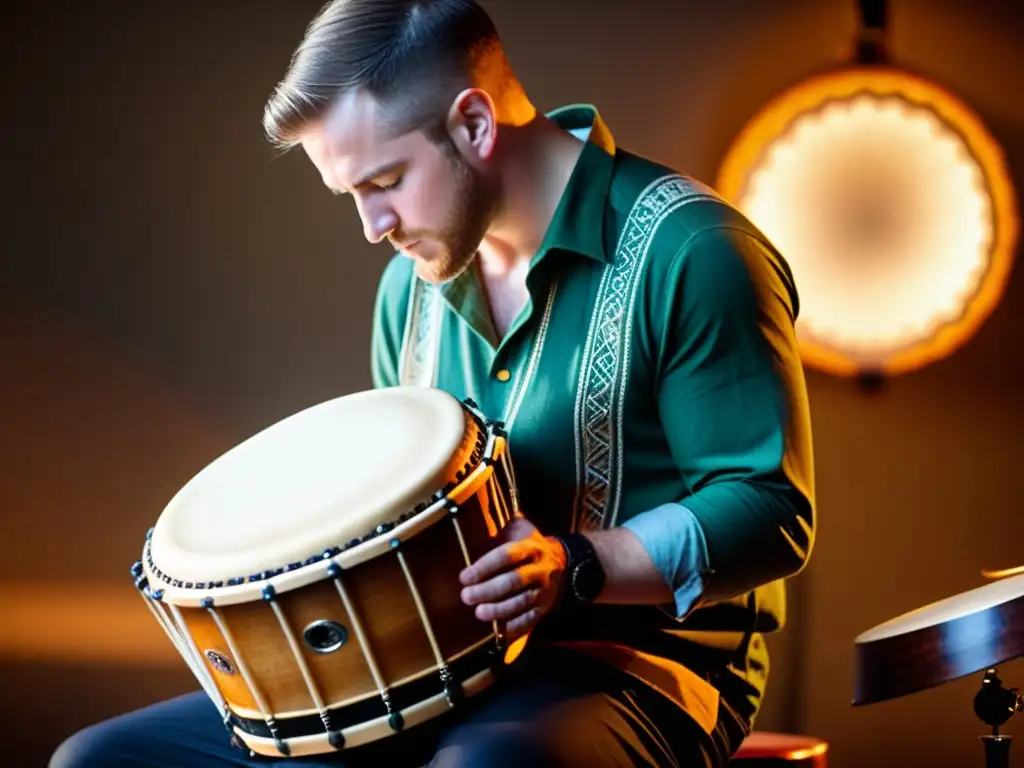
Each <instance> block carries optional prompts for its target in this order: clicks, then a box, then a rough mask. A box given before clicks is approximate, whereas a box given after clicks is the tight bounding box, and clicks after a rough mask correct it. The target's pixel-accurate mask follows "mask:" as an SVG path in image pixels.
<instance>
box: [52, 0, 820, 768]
mask: <svg viewBox="0 0 1024 768" xmlns="http://www.w3.org/2000/svg"><path fill="white" fill-rule="evenodd" d="M264 123H265V129H266V132H267V134H268V135H269V137H270V139H271V140H272V141H273V142H274V143H275V144H276V145H278V146H281V147H286V148H287V147H292V146H301V147H302V149H303V150H304V151H305V153H306V155H307V156H308V157H309V159H310V160H311V161H312V163H313V165H314V166H315V167H316V169H317V170H318V171H319V173H320V175H321V176H322V178H323V182H324V184H325V185H326V186H327V187H328V188H329V189H330V190H332V191H333V192H334V193H336V194H347V195H350V196H351V199H352V201H353V202H354V204H355V206H356V208H357V210H358V213H359V216H360V218H361V220H362V224H363V227H364V231H365V235H366V237H367V239H369V240H370V241H371V242H374V243H377V242H381V241H383V240H385V239H386V240H388V241H389V242H390V243H391V244H392V245H393V246H394V247H395V249H396V250H398V251H399V252H400V253H398V254H397V255H395V256H394V258H393V259H392V260H391V261H390V263H389V264H388V265H387V267H386V268H385V270H384V274H383V277H382V279H381V282H380V288H379V293H378V296H377V302H376V310H375V315H374V329H373V339H372V372H373V380H374V384H375V385H376V386H395V385H410V384H412V385H421V386H436V387H439V388H442V389H445V390H447V391H449V392H451V393H452V394H454V395H456V396H457V397H459V398H466V397H469V398H472V399H473V400H475V401H476V403H477V404H478V405H479V406H480V408H481V409H482V410H483V411H484V412H485V413H486V414H487V415H488V417H490V418H494V419H498V420H501V421H503V422H504V424H505V427H506V429H507V431H508V432H509V435H510V437H509V441H510V446H511V449H512V457H513V461H514V467H515V474H516V477H517V481H518V495H519V502H520V509H521V512H522V517H521V518H520V519H518V520H516V521H514V523H513V525H512V526H511V527H510V529H509V530H508V531H507V534H508V535H507V536H506V541H504V542H502V543H499V544H498V545H497V546H496V547H495V548H494V549H493V550H492V551H490V552H489V553H487V554H485V555H484V556H482V557H481V558H480V559H479V560H478V561H477V562H475V563H474V564H473V565H471V566H470V567H468V568H466V570H465V571H464V572H463V573H462V576H461V584H460V585H455V584H453V585H452V588H453V589H460V590H461V596H462V599H463V600H464V601H465V602H466V603H467V604H469V605H472V606H475V612H476V615H477V617H478V618H479V619H480V620H481V621H485V622H491V621H492V620H495V619H497V620H500V621H502V622H503V624H504V626H505V628H506V632H507V636H508V638H509V640H515V639H517V638H522V637H525V636H526V635H527V633H529V635H530V637H529V642H528V643H527V644H526V650H525V652H524V653H523V655H522V657H521V658H520V659H518V660H517V661H515V662H514V663H513V664H512V665H511V666H510V667H509V669H508V670H507V674H506V675H504V677H503V679H502V680H501V681H500V682H499V683H497V684H495V685H494V686H492V688H491V689H490V690H488V691H487V692H485V693H483V694H480V695H478V696H477V697H473V698H471V699H469V700H468V701H467V702H465V704H464V705H463V706H460V707H456V708H455V709H454V710H453V711H452V712H451V713H449V714H448V715H446V716H444V717H442V718H439V719H438V720H436V721H434V722H431V723H428V724H425V725H421V726H417V727H415V728H411V729H409V730H408V731H406V732H404V733H401V734H398V735H396V736H393V737H389V738H388V739H385V740H383V741H381V742H378V743H377V744H374V745H370V746H368V747H358V748H354V749H351V750H344V751H342V752H340V753H338V754H337V755H332V756H324V757H318V758H312V759H310V760H309V761H306V762H309V764H312V765H321V764H323V765H337V764H338V763H339V762H340V763H341V764H344V765H355V766H362V765H377V764H380V765H389V766H390V765H394V766H401V765H422V764H425V763H427V762H429V761H431V760H432V761H433V763H434V764H435V765H444V766H459V767H460V768H470V767H476V766H490V767H494V766H505V765H509V766H511V765H517V766H518V765H536V766H567V765H586V766H591V767H593V768H598V767H599V766H625V765H652V766H662V765H680V766H705V765H707V766H721V765H724V764H725V763H726V762H727V761H728V758H729V756H730V755H731V754H732V753H733V752H734V751H735V749H736V748H737V747H738V746H739V744H740V742H741V741H742V739H743V738H744V737H745V736H746V734H747V733H748V732H749V730H750V728H751V725H752V723H753V721H754V718H755V715H756V713H757V711H758V708H759V706H760V702H761V697H762V695H763V692H764V686H765V682H766V679H767V654H766V651H765V647H764V641H763V633H764V632H769V631H775V630H777V629H779V628H780V627H781V625H782V622H783V615H784V603H783V600H784V596H783V590H782V586H781V582H780V581H779V580H780V579H782V578H784V577H787V576H790V575H792V574H794V573H796V572H798V571H799V570H800V569H801V568H802V567H803V565H804V564H805V563H806V561H807V558H808V555H809V553H810V550H811V547H812V542H813V529H814V511H813V510H814V503H813V498H814V491H813V470H812V458H811V438H810V425H809V417H808V406H807V398H806V394H805V389H804V381H803V376H802V371H801V367H800V364H799V360H798V354H797V344H796V340H795V335H794V328H793V325H794V320H795V317H796V313H797V297H796V291H795V288H794V286H793V281H792V277H791V275H790V273H789V270H788V267H787V266H786V264H785V262H784V260H783V259H782V257H781V256H780V255H779V254H778V253H777V252H776V251H775V250H774V248H773V247H772V246H771V244H770V243H769V242H768V241H767V240H766V239H765V238H764V237H763V236H762V235H761V234H760V233H759V232H758V231H757V230H756V229H755V228H754V227H753V226H752V225H751V224H750V223H749V222H748V221H747V220H745V219H744V218H743V217H742V216H741V215H740V214H739V213H738V212H736V211H735V210H733V209H732V208H730V207H729V206H727V205H726V204H724V203H723V202H722V201H721V200H719V199H718V198H717V197H716V196H715V195H714V193H712V192H711V191H710V190H708V189H706V188H705V187H702V186H701V185H699V184H697V183H696V182H694V181H692V180H689V179H686V178H684V177H681V176H679V175H676V174H673V173H672V172H671V171H670V170H668V169H666V168H663V167H661V166H659V165H658V164H656V163H654V162H651V161H649V160H646V159H642V158H640V157H638V156H636V155H634V154H631V153H629V152H626V151H623V150H622V149H619V148H617V147H616V146H615V144H614V141H613V139H612V135H611V133H610V131H609V129H608V128H607V127H606V126H605V125H604V123H603V122H602V121H601V119H600V117H599V116H598V115H597V112H596V110H594V109H593V108H590V107H583V106H578V107H570V108H566V109H562V110H558V111H556V112H555V113H553V114H551V115H548V116H544V115H540V114H538V113H537V111H536V110H535V108H534V107H533V105H532V104H531V103H530V100H529V99H528V98H527V95H526V93H525V91H524V89H523V87H522V85H521V84H520V82H519V81H518V80H517V79H516V77H515V75H514V73H513V71H512V69H511V67H510V66H509V63H508V61H507V60H506V58H505V55H504V53H503V51H502V47H501V44H500V41H499V38H498V35H497V32H496V31H495V29H494V26H493V24H492V22H491V20H490V19H489V18H488V16H487V14H486V13H485V12H484V11H483V10H482V9H481V8H480V7H479V6H478V5H477V4H476V3H475V2H473V0H347V1H346V0H337V1H336V2H332V3H330V4H329V5H328V6H326V7H325V8H324V9H323V11H322V12H321V14H320V15H319V16H318V17H317V18H316V19H315V20H314V22H313V23H312V25H311V26H310V28H309V29H308V31H307V34H306V36H305V38H304V40H303V41H302V43H301V45H300V46H299V48H298V50H297V51H296V54H295V56H294V58H293V60H292V63H291V66H290V68H289V70H288V72H287V75H286V77H285V78H284V80H283V81H282V82H281V83H280V84H279V86H278V87H277V89H276V90H275V92H274V94H273V96H272V97H271V99H270V101H269V104H268V106H267V109H266V113H265V120H264ZM182 760H184V761H185V763H187V764H188V765H196V766H199V765H246V764H249V763H248V760H247V758H246V757H245V755H244V753H242V752H240V751H237V750H232V749H231V748H230V747H229V746H228V743H227V736H226V734H225V732H224V730H223V728H222V726H221V725H220V720H219V717H218V715H217V713H216V711H215V710H214V708H213V706H212V704H210V703H209V701H208V700H206V699H205V694H201V693H197V694H195V695H192V696H186V697H183V698H181V699H177V700H174V701H172V702H167V703H164V704H159V705H156V706H154V707H151V708H148V709H146V710H143V711H142V712H139V713H134V714H131V715H127V716H125V717H122V718H119V719H118V720H115V721H111V722H109V723H105V724H101V725H100V726H96V727H94V728H92V729H89V730H87V731H85V732H83V733H82V734H79V735H78V736H76V737H74V738H73V739H71V740H70V741H69V742H68V743H66V744H65V745H64V746H63V747H62V749H61V750H60V751H59V752H58V755H57V758H55V764H56V765H60V766H68V765H76V766H77V765H92V764H96V765H104V766H122V765H143V764H145V765H150V766H158V765H178V764H181V761H182ZM270 762H274V761H270ZM284 763H285V761H283V760H282V761H281V764H284Z"/></svg>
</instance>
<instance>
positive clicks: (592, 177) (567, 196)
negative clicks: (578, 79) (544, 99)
mask: <svg viewBox="0 0 1024 768" xmlns="http://www.w3.org/2000/svg"><path fill="white" fill-rule="evenodd" d="M547 117H548V118H549V119H550V120H551V121H552V122H554V123H555V124H556V125H557V126H558V127H560V128H562V129H563V130H566V131H570V132H571V133H574V134H575V135H577V136H579V137H581V138H584V137H585V139H586V143H585V144H584V146H583V151H582V152H581V153H580V156H579V159H578V160H577V161H576V166H575V168H574V169H573V172H572V174H571V176H570V177H569V183H568V184H567V185H566V188H565V191H564V192H563V193H562V199H561V200H560V201H559V203H558V208H557V209H556V210H555V215H554V217H553V218H552V220H551V224H550V225H549V226H548V231H547V232H546V233H545V235H544V240H543V241H542V243H541V247H540V249H539V251H538V253H537V257H536V260H535V261H537V260H540V258H541V257H542V256H543V255H544V254H545V253H546V252H547V251H551V250H554V249H560V250H567V251H574V252H576V253H580V254H582V255H584V256H588V257H590V258H592V259H594V260H595V261H599V262H601V263H607V262H608V249H607V248H606V245H605V226H604V223H605V222H604V214H605V206H606V205H607V203H608V190H609V186H610V184H611V179H612V170H613V168H614V165H615V141H614V139H613V138H612V134H611V132H610V131H609V130H608V127H607V126H606V125H605V124H604V121H603V120H601V116H600V114H598V111H597V109H596V108H595V107H593V106H591V105H590V104H573V105H569V106H565V107H560V108H558V109H556V110H554V111H552V112H549V113H548V114H547Z"/></svg>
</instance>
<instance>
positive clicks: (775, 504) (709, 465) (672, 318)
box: [625, 227, 814, 618]
mask: <svg viewBox="0 0 1024 768" xmlns="http://www.w3.org/2000/svg"><path fill="white" fill-rule="evenodd" d="M666 289H667V290H669V291H670V292H671V296H670V299H669V302H668V304H667V306H668V308H669V311H668V313H667V318H666V320H665V327H664V335H663V339H662V342H661V354H660V360H659V363H660V364H659V372H658V408H659V412H660V417H661V420H662V424H663V426H664V429H665V434H666V436H667V439H668V443H669V447H670V450H671V452H672V457H673V460H674V462H675V463H676V464H677V466H678V467H679V471H680V473H681V475H682V478H683V480H684V482H685V484H686V487H687V489H688V492H687V494H686V495H685V496H684V497H683V498H680V499H678V500H677V503H671V504H665V505H663V506H660V507H658V508H656V509H652V510H650V511H648V512H644V513H642V514H640V515H638V516H636V517H635V518H633V519H632V520H631V521H629V522H628V523H626V524H625V525H626V526H627V527H629V528H630V529H631V530H633V531H634V533H636V534H637V536H638V537H639V538H640V540H641V542H642V543H643V544H644V546H645V547H646V548H647V551H648V552H649V553H650V554H651V557H652V559H653V560H654V562H655V565H656V566H657V567H658V569H659V571H660V572H661V573H662V575H663V576H664V577H665V579H666V582H667V583H668V584H669V585H670V587H671V588H672V590H673V592H674V594H675V596H676V606H675V608H676V613H677V616H678V617H680V618H682V617H683V616H684V615H685V614H686V613H687V612H689V611H690V610H691V609H692V608H693V607H695V606H696V605H697V604H698V603H704V602H716V601H721V600H728V599H731V598H734V597H736V596H738V595H742V594H745V593H747V592H749V591H751V590H753V589H756V588H757V587H759V586H761V585H763V584H767V583H769V582H772V581H775V580H777V579H779V578H784V577H787V576H791V575H793V574H795V573H797V572H798V571H799V570H800V569H802V568H803V566H804V565H805V564H806V562H807V559H808V557H809V556H810V552H811V548H812V546H813V541H814V469H813V458H812V445H811V427H810V415H809V405H808V399H807V393H806V385H805V382H804V376H803V369H802V366H801V363H800V358H799V351H798V346H797V340H796V333H795V328H794V324H795V318H796V315H797V311H798V300H797V295H796V290H795V287H794V285H793V281H792V277H791V275H790V272H789V269H788V267H787V265H786V264H785V262H784V261H783V260H782V258H781V257H780V256H779V255H778V254H777V253H776V252H775V251H774V250H773V249H772V248H771V247H770V246H768V245H767V244H765V243H764V242H762V241H760V240H759V239H758V238H756V237H755V236H754V235H752V234H748V233H746V232H743V231H740V230H737V229H733V228H729V227H722V228H716V229H712V230H706V231H702V232H700V233H699V234H697V235H695V236H693V237H692V238H691V239H690V240H689V242H687V243H686V245H685V246H684V247H683V248H682V249H680V251H679V252H678V253H677V255H676V257H675V259H674V262H673V264H672V267H671V268H670V274H669V280H668V283H667V285H666Z"/></svg>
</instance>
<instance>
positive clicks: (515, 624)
mask: <svg viewBox="0 0 1024 768" xmlns="http://www.w3.org/2000/svg"><path fill="white" fill-rule="evenodd" d="M538 621H540V609H538V608H531V609H530V610H528V611H527V612H526V613H524V614H521V615H519V616H516V617H515V618H514V619H512V620H511V621H509V622H508V623H506V624H505V640H506V642H509V643H511V642H514V641H515V640H517V639H518V638H520V637H522V636H523V635H525V634H526V633H527V632H529V631H530V630H531V629H533V626H534V625H535V624H536V623H537V622H538Z"/></svg>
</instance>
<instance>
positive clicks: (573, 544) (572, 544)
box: [558, 533, 606, 606]
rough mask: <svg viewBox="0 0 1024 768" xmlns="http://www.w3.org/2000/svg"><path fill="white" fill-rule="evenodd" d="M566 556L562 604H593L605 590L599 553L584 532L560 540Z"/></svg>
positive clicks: (603, 573)
mask: <svg viewBox="0 0 1024 768" xmlns="http://www.w3.org/2000/svg"><path fill="white" fill-rule="evenodd" d="M558 541H559V542H560V543H561V545H562V549H563V552H564V553H565V569H564V571H563V574H562V584H561V587H560V590H561V593H562V594H561V596H560V602H562V603H564V604H567V605H574V606H584V605H590V604H592V603H594V602H595V601H596V600H597V598H598V597H599V596H600V594H601V592H602V591H604V587H605V580H606V575H605V571H604V567H603V565H602V564H601V560H600V558H598V555H597V550H596V549H595V548H594V545H593V543H592V542H591V541H590V539H589V538H587V537H586V536H584V535H583V534H581V533H570V534H568V535H567V536H562V537H559V539H558Z"/></svg>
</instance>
